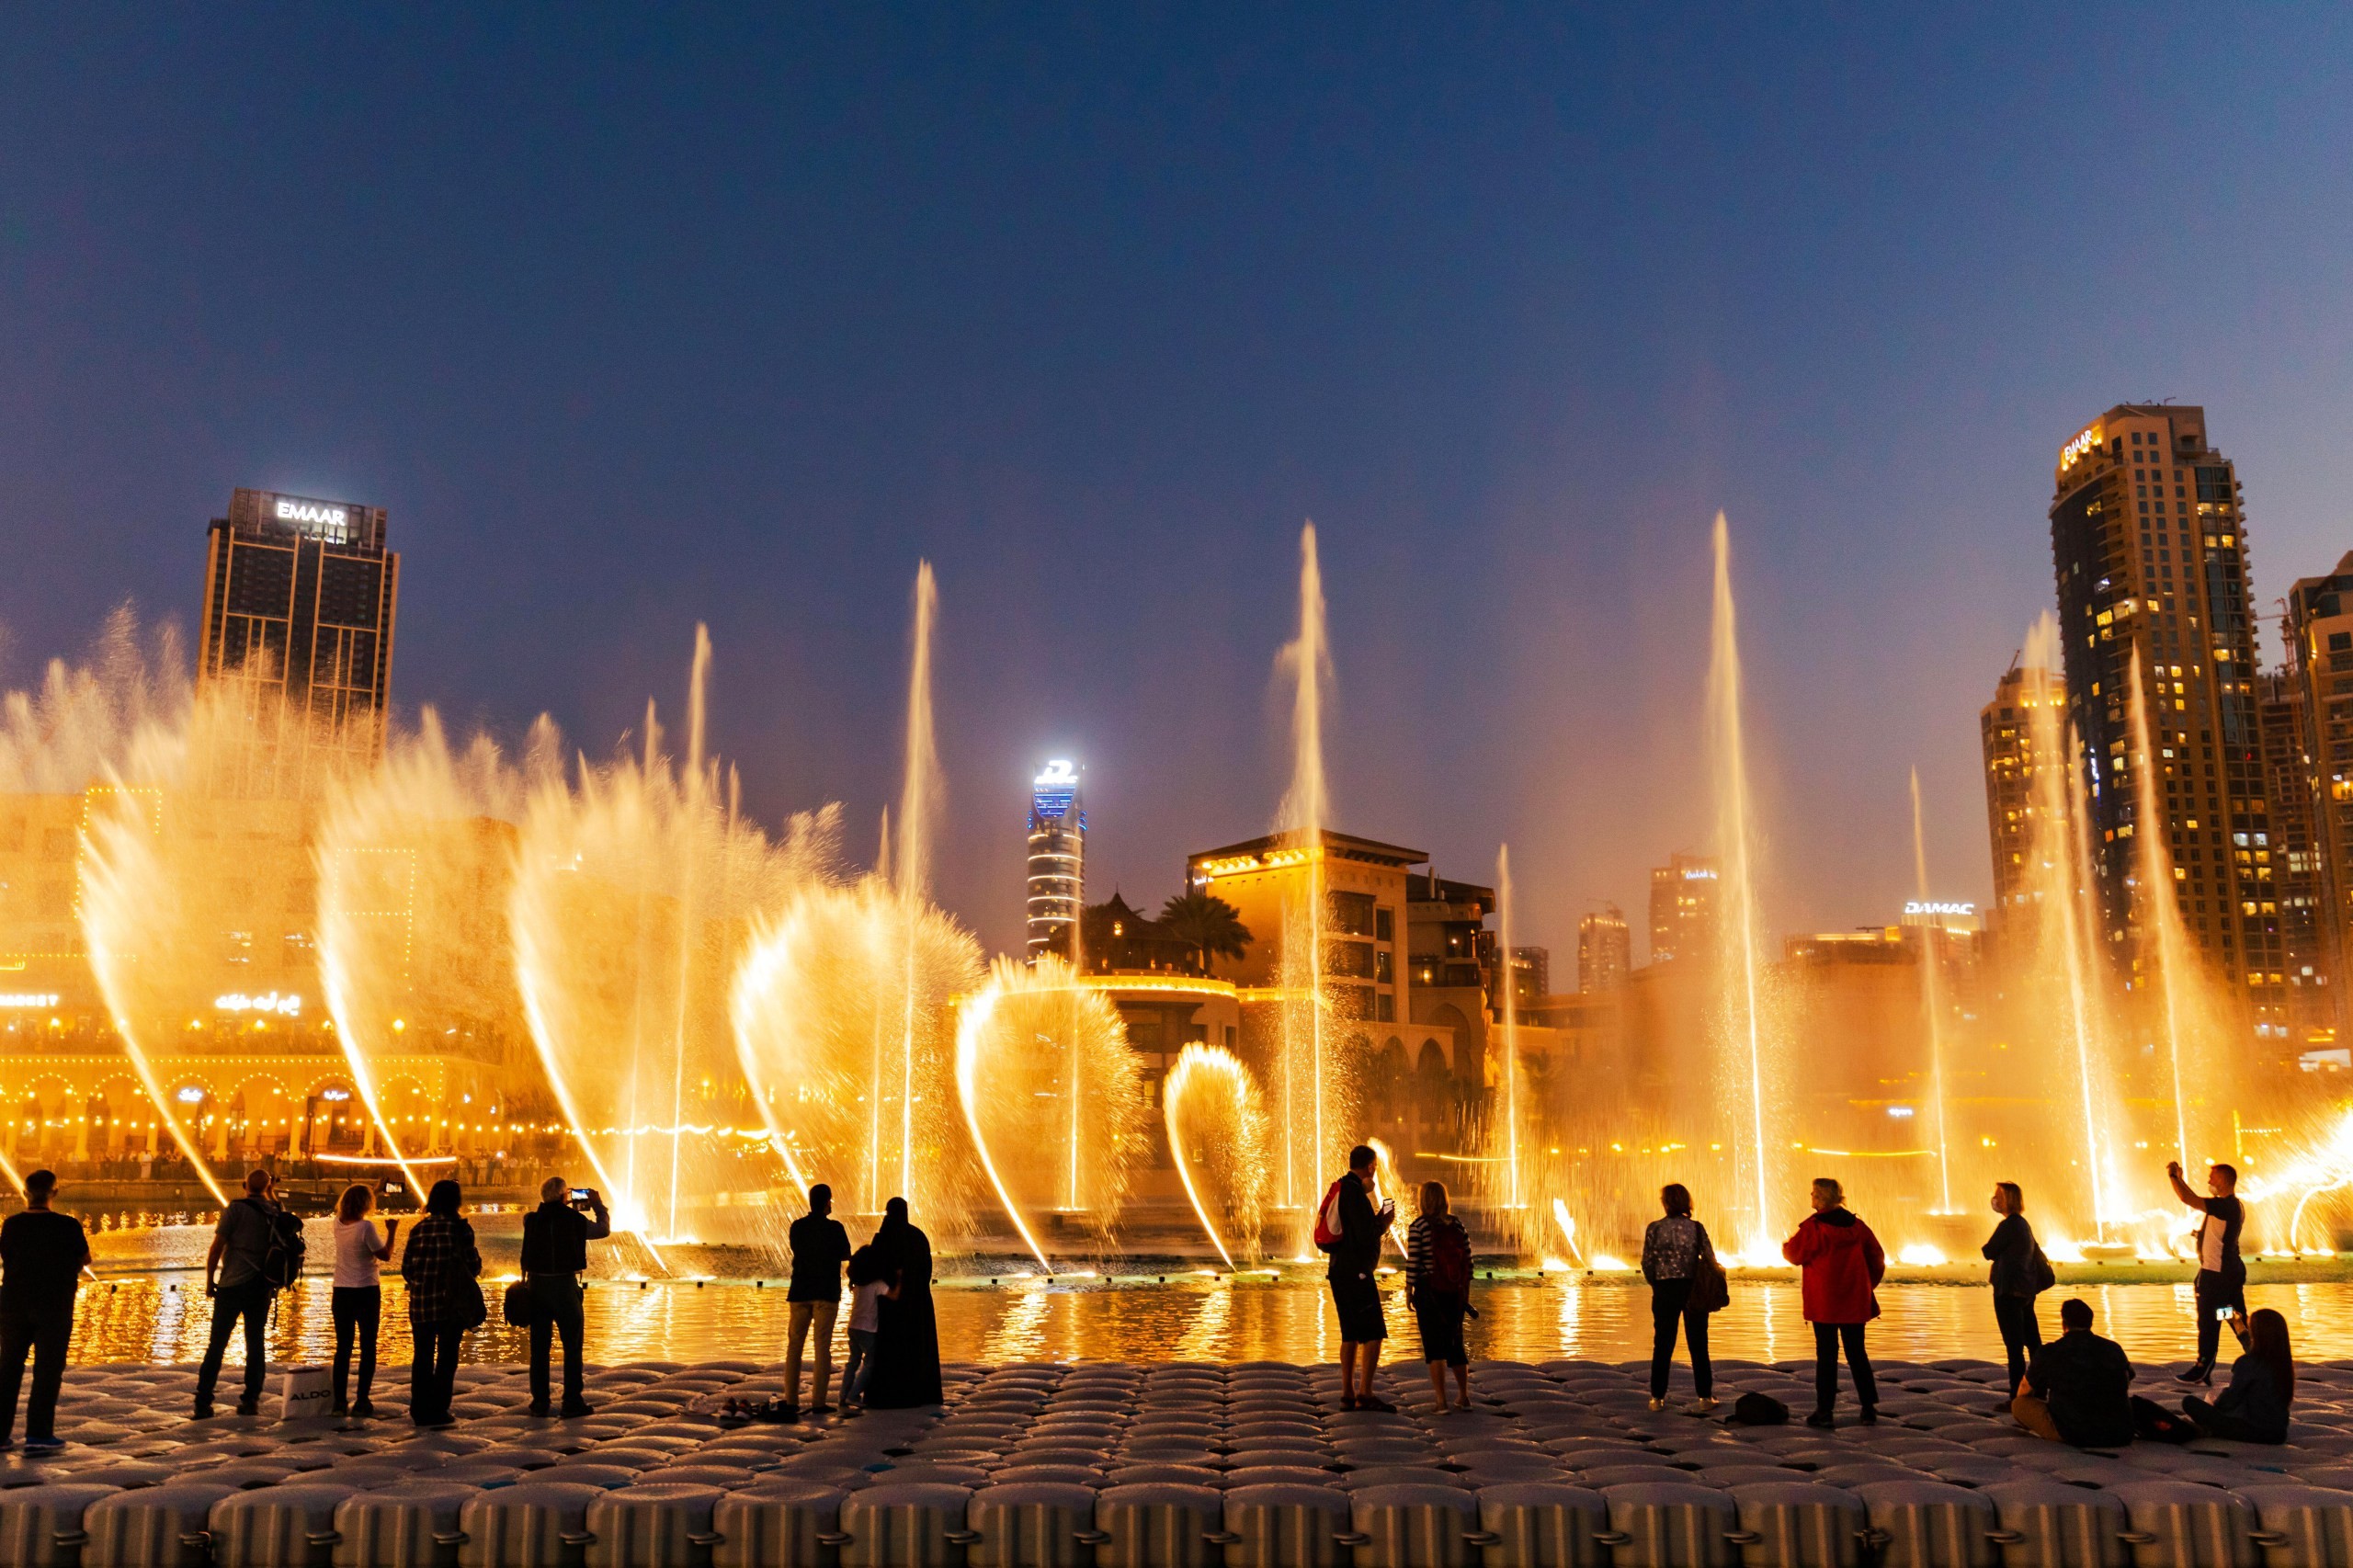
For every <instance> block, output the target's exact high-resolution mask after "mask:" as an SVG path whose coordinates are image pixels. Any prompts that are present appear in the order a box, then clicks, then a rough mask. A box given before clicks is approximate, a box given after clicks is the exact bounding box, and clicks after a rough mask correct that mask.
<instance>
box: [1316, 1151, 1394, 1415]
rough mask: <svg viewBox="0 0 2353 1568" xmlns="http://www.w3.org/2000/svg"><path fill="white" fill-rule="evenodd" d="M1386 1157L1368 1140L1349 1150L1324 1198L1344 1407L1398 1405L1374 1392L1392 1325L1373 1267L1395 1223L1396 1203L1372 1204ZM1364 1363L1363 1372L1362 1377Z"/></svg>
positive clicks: (1387, 1407)
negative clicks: (1342, 1169)
mask: <svg viewBox="0 0 2353 1568" xmlns="http://www.w3.org/2000/svg"><path fill="white" fill-rule="evenodd" d="M1380 1166H1381V1156H1380V1155H1378V1154H1376V1153H1373V1152H1372V1149H1371V1147H1370V1145H1368V1144H1363V1143H1359V1144H1358V1145H1357V1146H1356V1147H1355V1148H1353V1149H1351V1150H1349V1151H1348V1171H1347V1175H1346V1176H1341V1177H1340V1178H1339V1179H1337V1180H1336V1181H1335V1182H1334V1183H1333V1184H1332V1186H1331V1188H1330V1190H1329V1192H1328V1193H1327V1195H1326V1198H1325V1203H1326V1205H1327V1213H1326V1216H1325V1219H1324V1223H1325V1225H1326V1226H1327V1228H1328V1229H1329V1230H1330V1231H1331V1232H1332V1233H1333V1241H1332V1244H1331V1247H1330V1253H1331V1257H1332V1262H1331V1266H1330V1267H1327V1268H1326V1269H1325V1270H1324V1278H1326V1279H1327V1280H1328V1281H1329V1282H1330V1284H1331V1288H1332V1306H1333V1308H1334V1310H1335V1311H1336V1312H1338V1314H1339V1318H1340V1408H1341V1409H1343V1410H1383V1411H1388V1410H1394V1409H1396V1408H1397V1407H1396V1406H1395V1405H1393V1404H1391V1403H1389V1402H1388V1401H1387V1400H1385V1399H1381V1398H1380V1397H1379V1396H1378V1395H1376V1394H1375V1393H1374V1392H1372V1369H1373V1368H1374V1366H1375V1365H1376V1364H1377V1363H1379V1361H1380V1360H1381V1341H1383V1340H1384V1339H1386V1338H1388V1337H1389V1324H1388V1323H1387V1321H1386V1320H1385V1319H1384V1317H1383V1316H1382V1314H1381V1286H1380V1284H1379V1282H1378V1280H1377V1279H1376V1278H1374V1274H1373V1270H1374V1269H1375V1267H1378V1266H1379V1264H1380V1262H1381V1237H1382V1236H1385V1235H1387V1234H1388V1233H1389V1227H1390V1226H1391V1225H1392V1224H1394V1223H1395V1222H1396V1220H1397V1205H1396V1203H1395V1201H1394V1200H1392V1199H1386V1198H1384V1199H1381V1207H1380V1208H1378V1209H1375V1208H1374V1207H1373V1204H1372V1190H1373V1186H1374V1183H1375V1182H1376V1181H1377V1180H1378V1179H1379V1176H1380ZM1359 1368H1361V1376H1359V1370H1358V1369H1359Z"/></svg>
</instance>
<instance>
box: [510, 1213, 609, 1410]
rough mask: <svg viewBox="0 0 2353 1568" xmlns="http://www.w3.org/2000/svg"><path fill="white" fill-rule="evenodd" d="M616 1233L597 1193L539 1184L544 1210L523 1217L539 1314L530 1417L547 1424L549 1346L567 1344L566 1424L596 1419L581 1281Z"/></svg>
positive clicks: (528, 1273) (528, 1281) (528, 1279)
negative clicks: (592, 1253)
mask: <svg viewBox="0 0 2353 1568" xmlns="http://www.w3.org/2000/svg"><path fill="white" fill-rule="evenodd" d="M612 1233H613V1221H612V1216H611V1215H610V1214H609V1213H608V1212H607V1211H606V1209H605V1200H604V1199H603V1198H602V1197H601V1196H600V1195H599V1194H598V1193H597V1190H596V1188H594V1187H583V1188H580V1189H578V1190H574V1187H572V1184H571V1183H570V1182H569V1181H567V1180H566V1179H565V1178H563V1176H550V1177H548V1179H547V1180H545V1181H543V1182H541V1183H540V1206H539V1207H538V1208H537V1209H534V1210H531V1212H529V1214H526V1215H524V1216H523V1258H522V1264H523V1283H524V1284H525V1285H527V1286H529V1288H530V1292H531V1300H532V1301H533V1303H534V1304H535V1305H536V1306H537V1308H538V1311H536V1312H533V1313H532V1314H531V1414H532V1415H536V1416H540V1418H542V1419H544V1418H546V1417H547V1416H549V1415H552V1414H554V1412H553V1411H551V1409H550V1408H549V1406H550V1403H551V1401H550V1399H549V1392H550V1391H549V1388H548V1383H549V1378H548V1352H549V1349H550V1341H551V1339H553V1338H554V1337H555V1336H557V1335H562V1336H563V1415H564V1417H565V1418H566V1419H570V1418H573V1417H575V1416H581V1415H595V1414H596V1412H595V1411H594V1410H593V1409H591V1408H590V1407H589V1403H588V1398H587V1392H586V1389H585V1383H584V1374H583V1369H582V1365H581V1360H582V1343H581V1342H582V1341H583V1340H584V1339H585V1337H586V1336H587V1329H586V1325H585V1323H584V1322H583V1320H582V1315H581V1311H580V1303H581V1290H580V1276H581V1275H583V1274H585V1273H586V1272H587V1269H588V1244H589V1243H590V1242H600V1241H603V1240H604V1239H605V1238H606V1237H607V1236H609V1235H611V1234H612Z"/></svg>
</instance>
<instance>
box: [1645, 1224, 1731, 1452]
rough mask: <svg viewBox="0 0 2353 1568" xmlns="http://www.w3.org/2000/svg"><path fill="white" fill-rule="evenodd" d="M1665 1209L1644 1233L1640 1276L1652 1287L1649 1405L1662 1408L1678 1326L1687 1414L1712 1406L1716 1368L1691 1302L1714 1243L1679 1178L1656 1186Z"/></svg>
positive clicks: (1700, 1315) (1701, 1314)
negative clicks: (1685, 1349) (1685, 1351)
mask: <svg viewBox="0 0 2353 1568" xmlns="http://www.w3.org/2000/svg"><path fill="white" fill-rule="evenodd" d="M1658 1200H1659V1206H1660V1207H1661V1208H1663V1209H1665V1210H1666V1213H1665V1216H1664V1217H1663V1218H1660V1219H1656V1220H1653V1221H1651V1222H1650V1225H1649V1227H1648V1228H1647V1229H1646V1230H1644V1231H1643V1278H1645V1279H1647V1280H1649V1281H1650V1286H1651V1408H1652V1409H1653V1410H1665V1408H1666V1381H1667V1375H1668V1373H1669V1371H1670V1370H1671V1369H1673V1368H1674V1366H1675V1335H1676V1331H1677V1329H1678V1328H1679V1329H1681V1330H1682V1331H1683V1333H1684V1335H1685V1336H1686V1337H1687V1338H1688V1340H1689V1341H1690V1344H1691V1388H1692V1392H1694V1393H1696V1394H1698V1395H1699V1398H1698V1399H1697V1400H1696V1401H1695V1402H1694V1403H1692V1406H1691V1414H1692V1415H1707V1414H1708V1412H1710V1411H1711V1410H1713V1409H1715V1407H1716V1369H1715V1363H1714V1362H1713V1361H1712V1360H1711V1359H1710V1358H1709V1356H1708V1314H1707V1312H1706V1311H1705V1310H1704V1309H1702V1308H1697V1307H1694V1306H1693V1305H1692V1304H1691V1293H1692V1291H1693V1290H1695V1289H1697V1288H1698V1286H1699V1276H1700V1273H1701V1271H1702V1270H1703V1269H1707V1270H1712V1269H1713V1268H1714V1267H1716V1244H1715V1243H1713V1242H1711V1241H1710V1240H1709V1239H1708V1227H1707V1226H1705V1225H1702V1224H1701V1223H1699V1221H1697V1220H1695V1219H1693V1218H1692V1217H1691V1190H1690V1188H1688V1187H1685V1186H1684V1185H1683V1184H1682V1183H1681V1182H1679V1181H1678V1182H1673V1183H1670V1184H1668V1185H1667V1186H1665V1187H1660V1188H1659V1189H1658Z"/></svg>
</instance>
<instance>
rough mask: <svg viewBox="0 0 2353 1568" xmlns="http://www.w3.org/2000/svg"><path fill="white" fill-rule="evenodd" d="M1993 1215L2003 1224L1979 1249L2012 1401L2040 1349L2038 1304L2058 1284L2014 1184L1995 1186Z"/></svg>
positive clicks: (2000, 1183) (2017, 1187)
mask: <svg viewBox="0 0 2353 1568" xmlns="http://www.w3.org/2000/svg"><path fill="white" fill-rule="evenodd" d="M1994 1212H1995V1213H1996V1214H1999V1215H2000V1216H2001V1217H2002V1222H2001V1223H2000V1224H1998V1225H1996V1226H1995V1227H1994V1233H1993V1234H1992V1235H1990V1236H1988V1237H1986V1238H1985V1244H1984V1246H1982V1247H1980V1248H1978V1252H1979V1254H1980V1256H1983V1257H1984V1259H1985V1261H1986V1262H1987V1263H1990V1264H1992V1265H1993V1268H1992V1269H1991V1271H1990V1272H1991V1275H1992V1283H1993V1286H1994V1323H1995V1326H1996V1327H1997V1328H1999V1329H2000V1330H2001V1331H2002V1348H2003V1349H2004V1350H2006V1351H2007V1352H2008V1353H2009V1358H2010V1398H2011V1399H2013V1400H2016V1399H2017V1398H2018V1385H2019V1384H2020V1383H2022V1382H2024V1381H2026V1369H2027V1363H2029V1361H2031V1360H2033V1359H2034V1353H2035V1352H2036V1351H2038V1350H2040V1349H2041V1348H2042V1324H2040V1322H2038V1321H2037V1320H2036V1318H2035V1315H2034V1299H2035V1298H2036V1297H2037V1296H2039V1295H2040V1294H2042V1292H2043V1291H2045V1290H2050V1289H2051V1287H2052V1285H2054V1284H2056V1283H2057V1279H2056V1278H2055V1277H2054V1276H2053V1275H2052V1271H2051V1261H2050V1259H2048V1258H2046V1257H2044V1256H2042V1247H2041V1244H2040V1243H2038V1242H2037V1241H2036V1240H2035V1239H2034V1227H2033V1226H2032V1225H2029V1224H2028V1223H2027V1222H2026V1193H2025V1191H2024V1190H2023V1189H2022V1188H2020V1187H2019V1186H2018V1183H2016V1182H2014V1181H1997V1182H1995V1184H1994Z"/></svg>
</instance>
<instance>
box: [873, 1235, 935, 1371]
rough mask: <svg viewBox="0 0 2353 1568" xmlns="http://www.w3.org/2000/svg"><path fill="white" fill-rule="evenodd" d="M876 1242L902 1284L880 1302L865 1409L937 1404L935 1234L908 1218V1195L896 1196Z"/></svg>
mask: <svg viewBox="0 0 2353 1568" xmlns="http://www.w3.org/2000/svg"><path fill="white" fill-rule="evenodd" d="M874 1246H875V1249H876V1250H877V1251H879V1252H880V1253H881V1255H882V1261H883V1267H885V1268H886V1269H887V1270H888V1271H889V1278H892V1279H893V1280H895V1281H896V1282H897V1284H898V1287H899V1288H898V1290H896V1291H895V1292H894V1294H895V1296H896V1297H897V1299H896V1300H895V1301H894V1300H892V1297H891V1296H885V1297H883V1298H882V1300H881V1301H880V1302H879V1303H877V1305H878V1306H879V1308H880V1316H879V1317H878V1319H877V1321H876V1326H875V1330H874V1370H873V1371H872V1372H871V1373H870V1374H869V1375H868V1380H867V1384H866V1401H865V1403H866V1407H867V1408H868V1409H869V1410H905V1409H908V1408H911V1407H913V1406H915V1405H919V1404H938V1403H940V1392H939V1319H938V1316H937V1315H936V1314H935V1313H934V1312H933V1311H932V1305H931V1238H930V1237H928V1236H926V1235H925V1234H924V1233H922V1232H921V1231H919V1230H917V1229H915V1226H913V1225H911V1224H909V1223H908V1222H907V1200H906V1199H904V1198H893V1199H891V1201H890V1202H888V1203H886V1204H884V1205H883V1206H882V1228H881V1230H878V1231H876V1232H875V1233H874Z"/></svg>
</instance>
